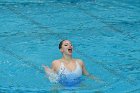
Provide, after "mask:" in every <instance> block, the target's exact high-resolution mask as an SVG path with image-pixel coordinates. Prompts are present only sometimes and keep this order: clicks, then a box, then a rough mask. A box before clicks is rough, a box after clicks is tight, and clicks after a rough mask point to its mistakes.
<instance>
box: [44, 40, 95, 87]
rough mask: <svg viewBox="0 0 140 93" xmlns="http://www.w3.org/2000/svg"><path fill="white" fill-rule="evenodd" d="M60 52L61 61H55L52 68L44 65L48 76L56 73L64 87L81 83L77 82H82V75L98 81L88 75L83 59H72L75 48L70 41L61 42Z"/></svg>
mask: <svg viewBox="0 0 140 93" xmlns="http://www.w3.org/2000/svg"><path fill="white" fill-rule="evenodd" d="M59 50H60V52H61V53H62V58H61V59H58V60H54V61H53V62H52V67H51V68H49V67H48V66H45V65H43V67H44V69H45V72H46V74H47V75H49V73H55V76H56V75H58V78H57V80H58V81H59V83H61V84H63V85H71V84H78V83H80V81H77V80H80V77H81V76H82V75H85V76H87V77H89V78H92V79H96V78H95V77H94V76H93V75H91V74H89V73H88V71H87V70H86V67H85V65H84V62H83V61H82V60H81V59H75V58H73V57H72V53H73V46H72V43H71V42H70V41H69V40H63V41H61V42H60V44H59ZM75 81H76V82H75ZM71 82H72V83H71Z"/></svg>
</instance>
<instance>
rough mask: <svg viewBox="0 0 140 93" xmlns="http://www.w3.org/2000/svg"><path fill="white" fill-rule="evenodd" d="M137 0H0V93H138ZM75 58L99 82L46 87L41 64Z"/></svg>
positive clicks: (139, 10) (139, 35)
mask: <svg viewBox="0 0 140 93" xmlns="http://www.w3.org/2000/svg"><path fill="white" fill-rule="evenodd" d="M139 4H140V1H139V0H113V1H111V0H0V25H1V27H0V92H1V93H46V92H50V93H140V74H139V73H140V16H139V15H140V7H139ZM63 39H69V40H71V41H72V43H73V45H74V53H73V56H74V57H75V58H80V59H82V60H83V61H84V63H85V65H86V68H87V70H88V71H89V72H90V73H92V74H93V75H95V76H96V77H98V78H100V79H101V80H102V81H103V82H97V81H93V80H91V79H88V78H86V77H84V81H83V82H82V83H81V84H80V85H78V86H75V87H64V86H62V85H59V84H55V83H50V82H49V80H48V79H47V78H46V75H45V73H44V70H43V68H42V64H45V65H48V66H51V62H52V61H53V60H55V59H58V58H61V53H60V52H59V49H58V44H59V42H60V41H61V40H63Z"/></svg>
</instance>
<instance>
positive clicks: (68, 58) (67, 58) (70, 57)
mask: <svg viewBox="0 0 140 93" xmlns="http://www.w3.org/2000/svg"><path fill="white" fill-rule="evenodd" d="M62 59H63V60H66V61H68V62H70V61H72V56H68V55H63V57H62Z"/></svg>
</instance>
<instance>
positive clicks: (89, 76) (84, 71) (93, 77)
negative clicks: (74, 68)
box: [82, 62, 96, 79]
mask: <svg viewBox="0 0 140 93" xmlns="http://www.w3.org/2000/svg"><path fill="white" fill-rule="evenodd" d="M82 72H83V74H84V75H85V76H87V77H88V78H91V79H96V77H95V76H93V75H92V74H89V73H88V71H87V70H86V68H85V65H84V63H83V62H82Z"/></svg>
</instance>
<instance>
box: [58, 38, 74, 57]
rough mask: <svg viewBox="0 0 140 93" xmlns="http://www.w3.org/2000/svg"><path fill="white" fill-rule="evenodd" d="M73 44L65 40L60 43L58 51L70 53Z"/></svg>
mask: <svg viewBox="0 0 140 93" xmlns="http://www.w3.org/2000/svg"><path fill="white" fill-rule="evenodd" d="M72 50H73V46H72V44H71V42H70V41H69V40H65V41H63V43H62V48H61V49H60V51H61V52H62V53H64V54H67V55H72Z"/></svg>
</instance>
